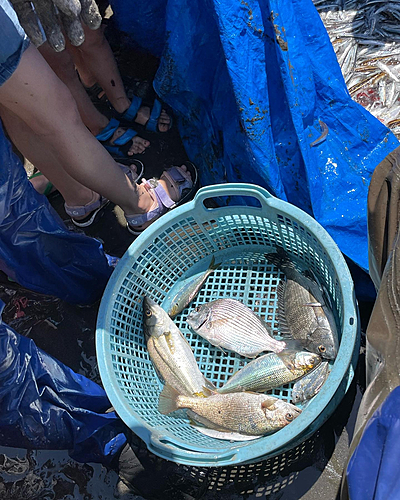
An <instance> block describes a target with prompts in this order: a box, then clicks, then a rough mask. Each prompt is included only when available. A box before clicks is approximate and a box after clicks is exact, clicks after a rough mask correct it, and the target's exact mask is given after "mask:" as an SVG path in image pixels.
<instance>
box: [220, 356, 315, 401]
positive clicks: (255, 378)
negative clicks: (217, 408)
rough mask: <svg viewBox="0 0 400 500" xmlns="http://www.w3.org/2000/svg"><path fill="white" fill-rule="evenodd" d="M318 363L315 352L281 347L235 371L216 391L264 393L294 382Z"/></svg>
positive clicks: (223, 392) (224, 392)
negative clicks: (276, 351)
mask: <svg viewBox="0 0 400 500" xmlns="http://www.w3.org/2000/svg"><path fill="white" fill-rule="evenodd" d="M320 363H321V358H320V356H318V354H314V353H311V352H305V351H300V352H296V351H291V350H285V351H282V352H281V353H279V354H275V353H274V352H271V353H269V354H264V356H261V357H259V358H257V359H254V360H253V361H250V363H248V364H247V365H246V366H244V367H243V368H242V369H240V370H239V371H237V372H236V373H235V374H234V375H232V377H230V379H229V380H228V381H227V382H226V384H224V385H223V386H222V387H220V388H219V389H217V392H218V393H219V394H226V393H229V392H240V391H251V392H264V391H269V390H270V389H274V388H275V387H280V386H281V385H285V384H288V383H289V382H294V381H295V380H298V379H299V378H300V377H303V376H304V375H306V374H307V373H308V372H309V371H310V370H313V369H314V368H316V367H317V366H318V365H319V364H320Z"/></svg>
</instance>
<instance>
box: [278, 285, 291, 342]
mask: <svg viewBox="0 0 400 500" xmlns="http://www.w3.org/2000/svg"><path fill="white" fill-rule="evenodd" d="M285 290H286V282H285V281H283V280H281V281H280V282H279V284H278V287H277V290H276V293H277V295H278V324H279V333H280V334H281V335H282V337H290V336H291V333H290V329H289V325H288V323H287V321H286V315H285Z"/></svg>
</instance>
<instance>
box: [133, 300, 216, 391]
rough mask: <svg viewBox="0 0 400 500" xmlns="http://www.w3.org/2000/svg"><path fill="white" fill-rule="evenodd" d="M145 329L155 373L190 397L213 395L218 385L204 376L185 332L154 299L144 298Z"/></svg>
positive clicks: (164, 381)
mask: <svg viewBox="0 0 400 500" xmlns="http://www.w3.org/2000/svg"><path fill="white" fill-rule="evenodd" d="M143 326H144V333H145V337H146V341H147V350H148V352H149V355H150V359H151V361H152V363H153V365H154V367H155V370H156V372H157V374H158V376H159V378H160V379H161V381H162V382H163V383H167V384H169V385H171V386H172V387H174V388H175V389H176V390H178V391H179V392H180V393H181V394H183V395H186V396H193V395H196V396H203V397H207V395H209V394H210V393H209V390H210V389H211V390H215V386H214V385H213V384H212V382H210V381H209V380H207V379H206V377H205V376H204V375H203V374H202V373H201V371H200V369H199V367H198V365H197V362H196V358H195V357H194V354H193V351H192V349H191V347H190V344H189V342H188V341H187V340H186V339H185V337H184V336H183V334H182V332H181V331H180V330H179V328H178V327H177V326H176V325H175V323H174V322H173V321H172V319H171V318H170V317H169V316H168V314H167V313H166V312H165V311H164V309H162V308H161V307H160V306H159V305H158V304H156V302H155V301H154V300H152V299H151V298H150V297H147V296H145V297H144V298H143Z"/></svg>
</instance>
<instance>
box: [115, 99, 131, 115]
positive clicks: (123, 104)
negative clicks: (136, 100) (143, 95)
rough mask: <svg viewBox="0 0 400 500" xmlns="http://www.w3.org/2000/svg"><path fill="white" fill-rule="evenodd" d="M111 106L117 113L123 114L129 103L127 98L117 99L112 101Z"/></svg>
mask: <svg viewBox="0 0 400 500" xmlns="http://www.w3.org/2000/svg"><path fill="white" fill-rule="evenodd" d="M111 104H112V105H113V108H114V109H115V111H116V112H117V113H120V114H123V113H125V111H126V110H127V109H128V108H129V106H130V105H131V102H130V100H129V99H128V98H127V97H117V98H116V99H113V102H111Z"/></svg>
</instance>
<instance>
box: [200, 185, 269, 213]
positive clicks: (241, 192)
mask: <svg viewBox="0 0 400 500" xmlns="http://www.w3.org/2000/svg"><path fill="white" fill-rule="evenodd" d="M219 196H249V197H252V198H255V199H256V200H258V201H259V202H260V204H261V208H263V207H265V206H268V205H269V204H270V200H271V198H272V199H275V197H274V196H272V194H270V193H269V192H268V191H267V190H266V189H265V188H263V187H261V186H258V185H257V184H247V183H242V182H235V183H227V184H213V185H211V186H205V187H203V188H201V189H199V191H198V192H197V194H196V196H195V198H194V200H193V202H194V205H195V207H196V208H200V207H201V208H203V210H213V208H206V207H205V206H204V201H205V200H207V199H209V198H217V197H219Z"/></svg>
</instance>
